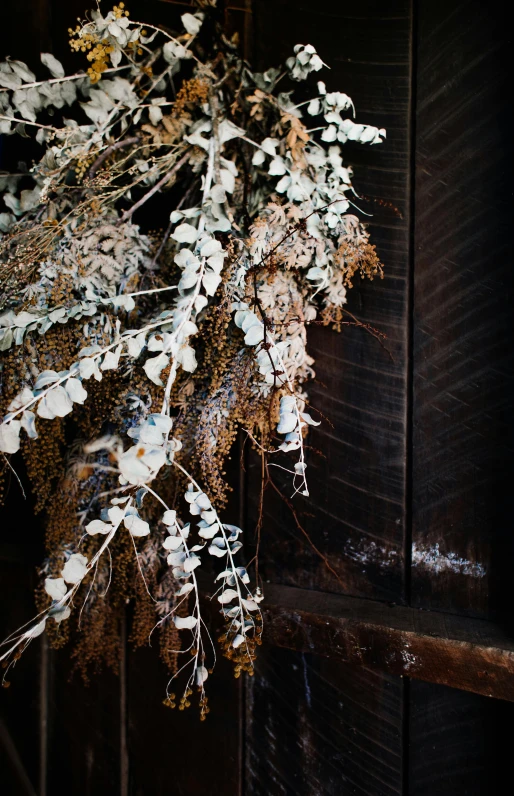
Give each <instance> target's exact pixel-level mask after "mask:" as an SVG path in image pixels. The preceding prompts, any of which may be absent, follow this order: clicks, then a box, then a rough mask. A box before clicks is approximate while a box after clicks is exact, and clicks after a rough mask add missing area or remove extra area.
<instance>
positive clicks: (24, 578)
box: [0, 547, 41, 796]
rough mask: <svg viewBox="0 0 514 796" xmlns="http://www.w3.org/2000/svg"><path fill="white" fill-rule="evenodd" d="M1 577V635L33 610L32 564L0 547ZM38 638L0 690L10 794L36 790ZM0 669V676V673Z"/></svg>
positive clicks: (1, 743)
mask: <svg viewBox="0 0 514 796" xmlns="http://www.w3.org/2000/svg"><path fill="white" fill-rule="evenodd" d="M0 558H3V560H1V561H0V582H1V584H2V591H3V600H4V609H3V611H2V616H1V621H0V636H1V639H0V640H3V639H4V638H6V636H7V635H8V633H13V632H15V631H16V630H17V628H18V627H20V626H21V625H23V624H24V623H25V622H26V621H27V618H28V617H30V616H33V614H34V610H35V609H34V598H33V589H34V585H35V578H34V577H33V569H34V568H33V566H31V564H30V557H29V563H28V564H27V562H26V561H16V562H15V561H12V560H6V558H5V557H3V556H2V548H1V547H0ZM40 653H41V639H39V638H38V639H36V640H35V641H34V642H33V643H32V644H31V646H30V648H29V649H28V650H27V651H26V653H25V655H24V657H23V660H22V661H20V662H19V663H18V665H17V666H15V667H14V669H11V670H10V671H9V673H8V674H7V677H6V680H7V681H8V682H10V686H9V688H2V689H1V690H0V771H1V772H2V773H1V782H2V784H1V788H0V789H1V790H2V791H3V792H4V793H9V794H12V796H18V794H19V796H35V794H36V792H37V791H38V788H39V777H40V770H39V766H40V754H39V753H40V678H41V654H40ZM3 674H4V672H3V670H0V678H1V677H2V676H3Z"/></svg>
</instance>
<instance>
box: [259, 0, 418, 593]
mask: <svg viewBox="0 0 514 796" xmlns="http://www.w3.org/2000/svg"><path fill="white" fill-rule="evenodd" d="M254 17H255V23H254V24H255V30H256V41H257V42H258V46H259V64H260V67H264V66H266V67H267V66H269V65H271V64H277V63H278V62H280V61H281V60H283V59H285V58H286V57H287V56H289V55H290V52H291V50H292V46H293V44H294V43H295V42H303V43H305V42H310V43H311V44H313V45H314V46H315V47H316V48H317V49H318V52H319V53H320V54H321V56H322V58H323V59H324V60H325V61H326V62H327V63H328V64H329V66H330V67H331V69H330V71H328V70H324V71H323V72H320V73H318V74H316V78H317V79H321V78H322V79H323V80H325V81H326V82H327V87H328V89H329V90H342V91H345V92H347V93H348V94H349V95H350V96H351V97H352V98H353V99H354V101H355V104H356V107H357V114H358V118H359V119H360V120H361V121H363V122H367V123H371V124H376V125H379V126H384V127H386V128H387V131H388V132H387V141H386V142H385V143H384V144H381V145H380V146H376V147H372V148H370V147H368V148H366V147H359V146H357V145H355V146H352V145H349V146H345V147H344V148H343V156H344V159H345V162H347V163H351V164H354V165H355V173H356V176H355V179H354V181H355V184H356V186H357V189H358V190H359V191H360V192H361V193H362V194H363V195H365V196H366V199H362V200H361V201H358V200H356V203H357V204H358V205H359V206H360V207H362V208H363V209H364V210H365V211H366V212H368V213H372V214H373V215H372V217H371V218H370V223H369V227H370V230H371V233H372V242H373V243H375V244H377V248H378V252H379V255H380V257H381V258H382V260H383V262H384V265H385V279H384V280H383V281H380V280H376V281H375V282H373V284H364V283H363V284H362V285H359V286H356V287H354V288H353V290H351V291H349V296H348V308H349V309H350V311H351V312H353V313H354V314H355V315H356V316H357V317H358V318H359V319H360V320H362V321H364V322H366V323H370V324H372V325H373V326H374V327H376V328H377V329H379V330H380V331H381V332H384V333H385V334H386V335H387V340H386V346H387V348H388V349H389V351H390V352H391V355H392V358H391V357H390V356H389V354H388V353H387V352H386V351H385V350H384V349H383V348H382V347H381V346H380V345H379V343H378V342H377V341H376V340H375V339H374V338H373V337H372V336H371V335H370V334H369V333H367V332H365V331H363V330H362V329H357V328H354V327H345V328H344V329H343V332H342V333H341V334H337V333H335V332H333V331H331V330H328V329H324V328H319V327H318V328H312V327H311V328H310V329H309V341H310V351H311V353H312V354H313V356H314V357H315V359H316V364H315V370H316V373H317V376H318V381H317V383H314V384H309V385H307V391H308V393H309V396H310V400H311V402H312V405H313V406H314V407H318V408H319V409H320V410H321V411H322V412H323V413H324V415H325V416H326V417H327V418H328V419H327V420H325V421H324V422H323V424H322V426H321V427H320V428H318V429H315V430H314V431H313V432H312V434H311V436H310V438H309V444H310V445H311V446H312V450H311V451H310V453H309V460H308V466H309V473H310V482H309V487H310V492H311V498H310V499H309V500H308V501H307V500H305V499H303V498H300V496H297V498H296V499H295V500H296V501H297V507H298V510H299V512H300V513H301V514H303V521H304V527H305V528H306V530H307V532H308V533H309V535H310V537H311V539H312V541H313V543H314V544H315V545H316V546H317V547H318V548H319V549H320V550H322V551H323V553H324V554H326V555H327V556H328V557H329V559H330V562H331V565H332V566H333V568H334V569H335V570H336V571H337V572H338V574H339V575H340V578H341V581H342V583H341V582H338V581H337V580H336V579H335V577H334V576H333V575H332V574H331V573H330V572H329V571H328V569H327V567H326V566H325V564H324V563H323V562H322V561H321V560H320V558H319V557H318V556H317V555H316V553H314V552H313V550H312V548H311V547H310V546H309V544H308V543H307V542H306V541H305V539H304V538H303V537H302V536H301V534H300V533H299V532H298V530H297V529H296V528H295V524H294V522H293V521H292V519H291V516H290V514H289V511H288V509H287V508H286V507H285V506H284V505H282V504H281V501H280V499H275V498H273V497H269V499H268V502H267V506H268V509H267V513H266V516H265V522H264V526H265V529H264V534H263V542H262V547H261V551H262V556H263V558H262V566H264V569H263V574H264V577H265V579H268V580H272V581H275V582H282V583H286V584H289V585H297V586H302V587H307V588H317V589H328V590H331V591H344V592H346V593H350V594H355V595H360V596H373V597H375V598H383V599H391V600H397V601H400V600H402V598H403V546H404V535H405V532H406V528H405V510H406V508H405V491H406V490H405V480H406V416H407V406H406V396H407V388H406V385H407V347H408V332H407V301H408V267H409V262H408V260H409V226H408V225H409V113H410V4H409V2H407V0H394V2H391V3H388V4H387V6H384V4H381V3H378V2H372V1H371V0H368V1H367V2H364V3H361V4H360V5H359V8H358V12H357V13H355V14H353V13H350V12H349V11H348V9H347V7H346V6H345V5H344V4H341V3H339V2H332V1H331V0H324V2H320V3H311V2H299V3H294V4H293V3H291V2H288V1H287V0H274V1H273V2H267V1H266V2H259V3H258V4H257V5H256V8H255V14H254ZM286 28H287V31H288V34H287V37H281V31H282V30H284V29H286ZM301 90H302V89H301V88H300V91H301ZM382 199H384V200H387V201H389V202H392V203H393V204H394V205H395V206H396V208H397V212H395V211H394V210H393V209H391V208H386V207H383V206H381V205H380V204H378V203H377V202H375V201H374V200H382ZM400 215H401V217H400ZM330 423H332V424H333V426H331V425H330ZM315 450H318V451H319V450H321V455H317V454H316V453H315V452H314V451H315ZM259 472H260V463H258V462H256V461H254V463H253V464H252V468H251V473H250V475H251V480H252V481H254V482H257V481H258V479H259ZM252 497H253V501H254V503H253V511H252V513H253V514H255V512H256V509H255V504H256V500H257V498H256V496H255V495H253V496H252ZM265 551H266V552H265Z"/></svg>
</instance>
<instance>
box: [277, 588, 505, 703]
mask: <svg viewBox="0 0 514 796" xmlns="http://www.w3.org/2000/svg"><path fill="white" fill-rule="evenodd" d="M263 615H264V619H265V622H266V630H267V634H266V639H267V643H273V644H277V645H278V646H280V647H286V648H288V649H293V650H296V651H297V652H316V653H317V654H319V655H323V656H327V657H330V658H334V659H338V660H341V661H344V662H346V663H358V664H360V665H363V666H369V667H376V668H377V669H379V670H381V671H384V672H387V673H389V674H394V675H402V676H405V675H406V676H409V677H413V678H417V679H420V680H428V681H431V682H434V683H442V684H444V685H451V686H453V687H455V688H461V689H465V690H468V691H474V692H476V693H479V694H484V695H486V696H495V697H498V698H500V699H508V700H510V701H514V640H512V639H511V638H509V637H508V636H507V635H506V634H505V632H504V631H503V630H501V628H499V627H497V626H496V625H494V624H493V623H492V622H488V621H484V620H476V619H466V618H463V617H457V616H451V615H448V614H443V613H435V612H429V611H420V610H419V609H413V608H407V607H406V606H394V605H387V604H385V603H380V602H375V601H373V600H362V599H359V598H355V597H346V596H340V595H336V594H323V593H321V592H314V591H305V590H302V589H295V588H291V587H287V586H271V585H270V586H268V587H267V589H266V602H265V603H263Z"/></svg>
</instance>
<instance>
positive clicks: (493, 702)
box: [405, 680, 512, 796]
mask: <svg viewBox="0 0 514 796" xmlns="http://www.w3.org/2000/svg"><path fill="white" fill-rule="evenodd" d="M408 701H409V717H408V724H407V726H406V731H407V732H408V734H409V751H408V758H409V759H408V770H407V771H406V790H405V793H406V794H408V796H434V794H437V796H496V794H503V793H508V792H509V791H510V787H509V785H508V784H507V783H508V782H509V780H510V777H511V771H512V766H511V755H512V751H511V748H512V743H511V735H512V734H511V732H510V729H509V728H510V727H511V726H512V704H511V703H508V702H500V701H499V700H497V699H485V698H484V697H482V696H478V695H476V694H469V693H465V692H464V691H459V690H457V689H454V688H445V687H443V686H439V685H433V684H432V683H422V682H419V681H415V680H413V681H412V682H410V683H409V687H408Z"/></svg>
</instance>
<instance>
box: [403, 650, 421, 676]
mask: <svg viewBox="0 0 514 796" xmlns="http://www.w3.org/2000/svg"><path fill="white" fill-rule="evenodd" d="M408 650H409V648H408V647H406V649H403V650H402V651H401V656H402V661H403V663H404V669H405V671H406V672H408V671H410V670H411V669H412V667H413V666H415V665H416V663H417V658H416V656H415V655H413V654H412V652H409V651H408Z"/></svg>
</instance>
